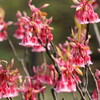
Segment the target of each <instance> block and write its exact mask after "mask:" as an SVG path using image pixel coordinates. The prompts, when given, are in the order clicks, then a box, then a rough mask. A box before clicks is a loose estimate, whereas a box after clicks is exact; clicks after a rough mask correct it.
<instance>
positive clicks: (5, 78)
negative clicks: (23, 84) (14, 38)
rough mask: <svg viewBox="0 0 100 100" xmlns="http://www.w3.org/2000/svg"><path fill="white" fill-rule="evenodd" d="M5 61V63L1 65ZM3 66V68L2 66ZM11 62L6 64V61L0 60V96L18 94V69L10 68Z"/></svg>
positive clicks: (5, 96) (6, 96)
mask: <svg viewBox="0 0 100 100" xmlns="http://www.w3.org/2000/svg"><path fill="white" fill-rule="evenodd" d="M2 63H5V64H6V65H5V66H4V65H2ZM4 67H5V68H4ZM12 67H13V62H12V64H11V65H8V64H7V62H6V61H0V98H9V97H15V96H17V95H18V87H17V86H18V85H17V82H18V80H19V77H20V76H19V73H18V69H15V70H11V68H12Z"/></svg>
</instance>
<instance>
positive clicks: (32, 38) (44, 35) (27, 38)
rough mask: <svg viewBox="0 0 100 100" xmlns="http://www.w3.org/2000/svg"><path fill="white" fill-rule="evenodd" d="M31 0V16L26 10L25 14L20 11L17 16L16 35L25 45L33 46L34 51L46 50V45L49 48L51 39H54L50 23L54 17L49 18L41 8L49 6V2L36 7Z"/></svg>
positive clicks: (21, 43)
mask: <svg viewBox="0 0 100 100" xmlns="http://www.w3.org/2000/svg"><path fill="white" fill-rule="evenodd" d="M31 2H32V1H31V0H30V1H29V3H28V5H29V7H30V10H31V15H30V17H28V16H27V14H26V13H25V12H24V16H22V14H21V13H20V12H19V11H18V13H17V17H18V22H17V23H16V25H18V29H17V30H16V32H15V34H14V36H15V37H16V38H17V39H21V42H20V43H19V44H20V45H22V46H25V47H32V51H35V52H44V51H45V48H44V47H45V46H47V47H48V48H49V46H50V41H52V39H53V35H52V33H51V30H52V27H50V26H49V24H50V23H51V22H52V18H50V19H47V18H46V16H47V13H45V12H42V11H41V9H42V8H45V7H47V6H48V4H45V5H43V6H42V7H40V8H36V7H35V6H34V5H31Z"/></svg>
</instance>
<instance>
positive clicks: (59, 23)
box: [0, 0, 100, 100]
mask: <svg viewBox="0 0 100 100" xmlns="http://www.w3.org/2000/svg"><path fill="white" fill-rule="evenodd" d="M32 3H33V4H34V5H35V6H36V7H40V6H42V5H43V4H45V3H49V4H50V6H49V7H47V8H44V9H42V10H43V11H45V12H47V13H48V18H50V17H53V22H52V24H51V26H52V27H54V30H53V31H52V33H53V35H54V40H53V42H54V43H55V44H59V43H64V42H65V41H66V39H67V36H70V29H69V26H71V27H74V25H75V24H74V14H75V9H73V8H71V5H72V4H73V2H72V0H33V2H32ZM0 7H2V8H3V9H4V10H5V13H6V14H5V21H6V22H8V21H13V22H16V21H17V18H16V12H17V11H18V10H19V11H21V12H23V11H26V12H27V13H28V15H30V9H29V7H28V0H0ZM96 12H97V13H98V15H99V16H100V8H98V9H96ZM97 25H98V28H99V30H100V23H98V24H97ZM16 28H17V27H16V26H13V25H12V26H10V27H8V32H9V37H10V38H11V40H12V41H13V44H14V46H15V48H16V50H17V53H18V55H19V56H20V57H22V56H23V54H24V53H25V48H24V47H22V46H19V45H18V43H19V40H17V39H15V38H14V37H13V34H14V32H15V30H16ZM90 34H91V36H92V38H91V39H90V44H89V45H90V47H91V50H92V52H93V54H92V55H91V56H92V61H93V65H92V69H93V71H95V69H96V68H98V69H99V68H100V63H99V61H100V54H99V53H98V51H97V49H98V48H99V45H98V42H97V39H96V36H95V33H94V30H93V25H90ZM28 51H29V61H30V64H31V66H33V65H40V64H41V54H37V53H32V52H31V49H28ZM12 58H14V59H15V67H18V68H19V69H20V72H21V73H22V74H23V75H24V73H23V69H22V68H21V65H20V63H19V62H18V61H17V59H16V57H15V56H14V54H13V52H12V49H11V47H10V45H9V43H8V41H3V42H0V60H1V59H4V60H7V61H8V62H10V61H11V59H12ZM30 69H31V68H30ZM89 82H90V85H89V88H90V90H92V89H93V88H94V83H93V81H92V79H90V81H89ZM48 88H49V87H48ZM47 94H49V95H47ZM47 94H46V95H47V96H46V97H49V98H50V97H51V94H50V91H49V92H47ZM61 95H62V94H59V97H61ZM64 95H65V98H66V96H67V98H69V99H65V100H73V98H72V94H69V93H68V94H67V95H66V94H64ZM16 100H21V99H20V98H17V99H16ZM48 100H52V98H50V99H48ZM59 100H61V99H59ZM77 100H79V99H77Z"/></svg>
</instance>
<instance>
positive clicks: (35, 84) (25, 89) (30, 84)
mask: <svg viewBox="0 0 100 100" xmlns="http://www.w3.org/2000/svg"><path fill="white" fill-rule="evenodd" d="M45 88H46V87H45V86H42V84H41V83H40V81H39V80H38V77H34V78H31V77H27V78H26V80H25V81H24V82H23V86H21V88H20V92H22V93H24V100H37V98H36V95H37V94H38V93H40V92H44V90H45Z"/></svg>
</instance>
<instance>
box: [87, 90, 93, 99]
mask: <svg viewBox="0 0 100 100" xmlns="http://www.w3.org/2000/svg"><path fill="white" fill-rule="evenodd" d="M86 94H87V96H88V98H89V100H92V98H91V96H90V93H89V91H88V90H87V91H86Z"/></svg>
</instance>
